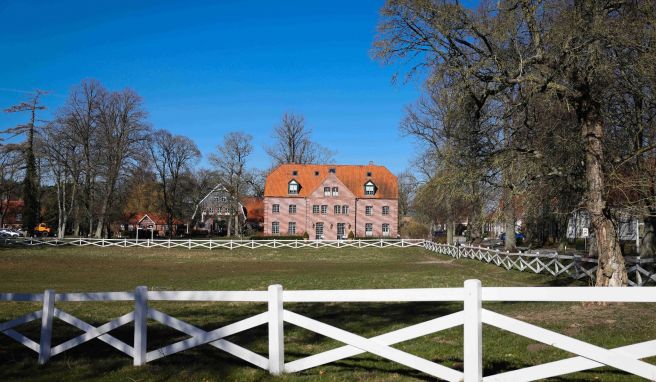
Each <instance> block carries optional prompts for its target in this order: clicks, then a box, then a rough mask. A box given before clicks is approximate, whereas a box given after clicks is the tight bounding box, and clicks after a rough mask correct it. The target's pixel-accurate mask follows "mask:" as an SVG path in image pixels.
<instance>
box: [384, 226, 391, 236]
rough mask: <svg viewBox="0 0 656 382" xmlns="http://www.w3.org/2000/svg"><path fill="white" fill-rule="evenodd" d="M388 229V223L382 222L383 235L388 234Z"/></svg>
mask: <svg viewBox="0 0 656 382" xmlns="http://www.w3.org/2000/svg"><path fill="white" fill-rule="evenodd" d="M389 234H390V230H389V224H387V223H385V224H383V236H389Z"/></svg>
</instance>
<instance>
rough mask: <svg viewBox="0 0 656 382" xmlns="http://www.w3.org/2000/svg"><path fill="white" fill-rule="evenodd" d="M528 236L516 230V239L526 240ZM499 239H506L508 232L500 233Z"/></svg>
mask: <svg viewBox="0 0 656 382" xmlns="http://www.w3.org/2000/svg"><path fill="white" fill-rule="evenodd" d="M524 239H526V237H525V236H524V234H523V233H521V232H515V240H524ZM499 240H502V241H506V233H505V232H504V233H502V234H501V235H499Z"/></svg>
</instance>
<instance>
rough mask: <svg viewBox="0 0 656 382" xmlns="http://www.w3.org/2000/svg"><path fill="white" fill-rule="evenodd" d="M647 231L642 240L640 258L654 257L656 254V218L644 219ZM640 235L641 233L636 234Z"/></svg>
mask: <svg viewBox="0 0 656 382" xmlns="http://www.w3.org/2000/svg"><path fill="white" fill-rule="evenodd" d="M644 222H645V231H644V234H643V236H642V239H641V240H640V252H639V255H640V257H654V254H655V253H656V217H654V216H648V217H645V218H644ZM636 234H639V232H636Z"/></svg>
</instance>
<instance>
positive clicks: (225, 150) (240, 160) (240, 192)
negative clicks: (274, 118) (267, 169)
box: [210, 132, 253, 236]
mask: <svg viewBox="0 0 656 382" xmlns="http://www.w3.org/2000/svg"><path fill="white" fill-rule="evenodd" d="M252 140H253V137H252V136H250V135H249V134H244V133H241V132H231V133H227V134H226V135H225V136H224V137H223V143H222V144H220V145H218V146H217V153H216V154H212V155H211V156H210V161H211V162H212V163H213V164H214V165H215V166H216V168H217V172H218V173H219V176H220V177H221V180H222V182H223V184H224V186H225V187H226V189H227V191H228V193H229V194H230V197H231V198H230V199H231V200H230V216H231V217H232V218H234V220H235V227H234V232H235V233H236V234H239V233H240V224H239V208H240V207H239V205H240V204H239V203H240V202H239V201H240V200H241V198H242V197H243V196H244V194H245V192H246V190H247V188H248V177H249V173H250V172H249V170H248V169H247V167H246V161H247V159H248V157H249V156H250V155H251V153H252V152H253V144H252V143H251V141H252ZM232 218H229V219H228V236H230V234H231V230H232V220H233V219H232Z"/></svg>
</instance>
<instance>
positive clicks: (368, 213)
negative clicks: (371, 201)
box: [364, 206, 374, 216]
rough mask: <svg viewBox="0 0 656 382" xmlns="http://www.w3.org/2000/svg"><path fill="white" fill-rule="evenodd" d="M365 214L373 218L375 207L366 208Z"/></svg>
mask: <svg viewBox="0 0 656 382" xmlns="http://www.w3.org/2000/svg"><path fill="white" fill-rule="evenodd" d="M364 214H365V215H367V216H373V214H374V206H365V207H364Z"/></svg>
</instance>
